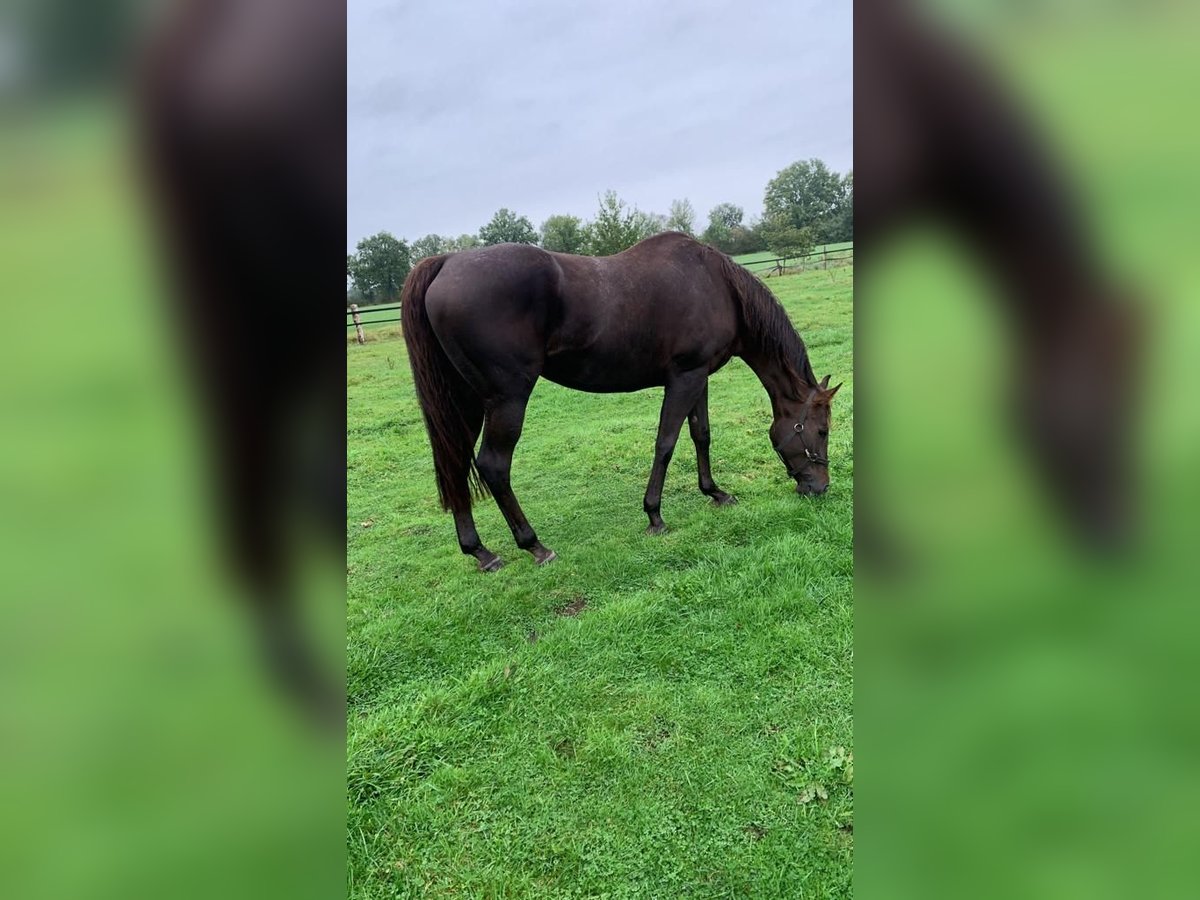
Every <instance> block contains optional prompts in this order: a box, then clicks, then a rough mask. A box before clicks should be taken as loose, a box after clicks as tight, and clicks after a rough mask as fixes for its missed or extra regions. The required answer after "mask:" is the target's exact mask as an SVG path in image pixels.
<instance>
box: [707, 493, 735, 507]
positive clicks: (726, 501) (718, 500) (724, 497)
mask: <svg viewBox="0 0 1200 900" xmlns="http://www.w3.org/2000/svg"><path fill="white" fill-rule="evenodd" d="M713 503H714V504H716V505H717V506H736V505H737V497H735V496H733V494H718V495H717V496H716V497H713Z"/></svg>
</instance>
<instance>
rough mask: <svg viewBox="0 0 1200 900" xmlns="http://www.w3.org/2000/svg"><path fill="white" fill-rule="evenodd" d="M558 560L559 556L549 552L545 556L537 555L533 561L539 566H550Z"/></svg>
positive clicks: (551, 551)
mask: <svg viewBox="0 0 1200 900" xmlns="http://www.w3.org/2000/svg"><path fill="white" fill-rule="evenodd" d="M556 559H558V554H557V553H555V552H554V551H553V550H547V551H546V554H545V555H544V556H542V555H535V556H534V557H533V561H534V562H536V563H537V564H538V565H539V566H545V565H549V564H550V563H552V562H554V561H555V560H556Z"/></svg>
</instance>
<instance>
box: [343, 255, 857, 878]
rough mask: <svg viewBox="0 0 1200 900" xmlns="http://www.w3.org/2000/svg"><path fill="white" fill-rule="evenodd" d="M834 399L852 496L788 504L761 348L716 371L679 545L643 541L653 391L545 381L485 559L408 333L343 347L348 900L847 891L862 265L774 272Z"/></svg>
mask: <svg viewBox="0 0 1200 900" xmlns="http://www.w3.org/2000/svg"><path fill="white" fill-rule="evenodd" d="M770 286H771V288H772V290H774V291H775V292H776V293H777V295H778V296H779V297H780V299H781V300H782V301H783V302H784V303H785V304H786V306H787V308H788V310H789V312H790V314H791V316H792V319H793V321H794V322H795V323H796V325H797V327H798V329H799V330H800V332H801V334H802V335H803V337H804V338H805V340H806V342H807V343H808V346H809V348H810V352H811V355H812V357H813V359H814V364H815V366H816V368H817V371H818V374H819V375H824V374H825V373H826V372H832V373H834V381H835V382H836V381H838V380H842V379H845V381H846V385H845V387H843V388H842V390H841V392H840V393H839V394H838V399H837V401H836V402H835V404H834V426H833V431H832V434H831V437H830V457H831V459H832V473H831V474H832V485H831V487H830V491H829V493H828V494H826V495H825V496H824V497H821V498H801V497H798V496H797V495H796V494H795V493H794V492H793V491H792V490H791V489H790V485H789V482H788V480H787V478H786V476H785V474H784V472H783V471H782V468H781V466H780V464H779V461H778V459H777V458H776V457H775V455H774V453H773V452H772V451H771V447H770V443H769V441H768V439H767V427H768V424H769V421H770V419H769V417H770V407H769V403H768V401H767V397H766V394H765V392H764V391H763V389H762V387H761V386H760V385H759V383H758V382H757V380H756V379H755V378H754V376H753V374H752V373H751V372H750V371H749V370H748V369H747V368H746V366H745V365H744V364H742V363H741V361H740V360H734V361H732V362H731V363H730V364H729V365H728V366H726V367H725V369H723V370H722V371H721V372H719V373H718V374H717V375H716V376H714V378H713V379H712V382H711V385H710V405H711V418H712V429H713V470H714V474H715V476H716V479H717V482H718V483H719V484H720V485H721V486H722V487H723V488H725V489H726V490H728V491H730V492H731V493H733V494H735V495H737V496H738V498H739V500H740V503H739V504H738V505H737V506H733V507H728V508H718V507H714V506H713V505H712V504H711V503H710V502H709V501H708V500H707V499H706V498H704V497H703V496H702V495H701V494H700V493H699V492H698V491H697V489H696V478H695V461H694V454H693V451H692V447H691V444H690V441H689V440H688V438H687V437H686V432H685V436H684V437H683V439H682V440H681V442H680V445H679V449H678V451H677V453H676V455H675V461H674V463H673V464H672V466H671V470H670V473H669V475H668V480H667V486H666V490H665V492H664V498H663V516H664V518H665V519H666V521H667V524H668V526H669V527H670V528H671V531H670V532H669V533H667V534H666V535H663V536H660V537H649V536H647V535H645V534H644V533H643V529H644V528H645V526H646V524H647V523H646V518H645V515H644V514H643V512H642V509H641V497H642V493H643V491H644V489H645V479H646V477H647V475H648V472H649V467H650V454H651V448H652V445H653V440H654V430H655V426H656V421H657V413H658V405H659V402H660V399H661V392H659V391H644V392H641V393H638V394H626V395H589V394H581V393H575V392H569V391H567V390H565V389H564V388H560V387H558V386H556V385H553V384H550V383H547V382H542V383H540V384H539V385H538V387H537V388H536V390H535V391H534V394H533V398H532V400H531V403H530V408H529V414H528V417H527V423H526V429H525V434H524V437H523V438H522V442H521V444H520V445H519V446H518V449H517V454H516V461H515V465H514V469H513V481H514V487H515V489H516V491H517V493H518V496H519V497H520V499H521V501H522V504H523V506H524V508H525V510H526V512H527V514H528V515H529V516H530V519H531V521H532V522H533V524H534V527H535V528H536V529H537V530H538V534H539V536H540V537H541V539H542V540H543V541H544V542H545V543H546V544H547V545H548V546H550V547H552V548H554V549H555V550H556V551H557V552H558V554H559V559H558V560H557V561H556V562H555V563H553V564H552V565H550V566H547V567H546V568H544V569H539V568H537V567H535V566H534V565H533V563H532V560H531V559H530V558H529V556H528V555H527V554H525V553H523V552H521V551H519V550H517V549H516V547H515V546H514V545H513V543H512V538H511V535H510V534H509V532H508V529H507V527H506V526H505V525H504V523H503V520H502V519H501V517H500V515H499V513H498V511H497V510H496V508H495V505H494V504H493V503H492V502H491V501H490V500H488V501H485V502H483V503H481V504H480V505H479V506H478V508H477V521H478V524H479V529H480V533H481V535H482V536H483V539H484V541H485V542H486V543H487V544H488V545H489V546H490V547H491V548H492V549H493V550H495V551H496V552H498V553H500V554H501V556H503V557H504V558H505V559H506V560H507V561H508V565H507V566H506V567H505V568H504V569H502V570H501V571H500V572H498V573H496V574H494V575H483V574H480V573H478V572H476V571H475V568H474V562H473V560H470V559H469V558H467V557H464V556H463V555H462V554H461V553H460V552H459V550H458V546H457V543H456V541H455V538H454V530H453V525H452V523H451V521H450V518H449V517H448V516H447V515H445V514H443V513H441V512H440V511H439V510H438V508H437V505H436V497H435V491H434V485H433V474H432V463H431V460H430V456H429V451H428V446H427V443H426V438H425V434H424V429H423V427H422V425H421V420H420V414H419V411H418V409H417V406H416V402H415V399H414V395H413V391H412V385H411V379H410V374H409V371H408V363H407V361H406V359H405V354H404V345H403V342H402V341H400V340H396V339H394V337H393V338H392V339H387V338H382V339H379V340H375V341H372V342H370V343H368V344H366V345H365V346H358V345H350V346H348V348H347V357H348V361H347V368H348V422H347V427H348V430H349V435H348V462H347V469H348V471H347V477H348V511H349V521H348V524H347V547H348V551H347V552H348V560H347V561H348V579H347V584H348V622H347V651H346V664H347V691H348V697H349V723H348V738H347V741H348V743H347V792H348V835H347V840H348V854H349V856H348V876H347V877H348V881H349V893H350V895H351V896H353V897H356V898H374V897H384V896H388V897H392V896H424V895H435V896H465V897H523V898H524V897H534V898H536V897H576V896H578V897H597V896H608V897H669V896H682V895H686V896H693V897H726V896H735V895H736V896H754V897H832V896H847V895H848V894H849V892H850V870H851V857H852V850H853V787H852V780H853V774H852V773H853V761H852V711H851V710H852V706H851V704H852V677H851V670H852V584H853V563H852V547H851V544H852V541H851V538H852V508H853V503H852V499H853V492H852V484H853V450H852V441H851V422H852V414H853V398H854V393H853V378H852V374H851V365H852V359H851V354H852V328H851V322H852V313H851V298H852V288H853V269H852V268H843V269H837V270H833V271H830V272H810V273H804V274H801V275H792V276H784V277H780V278H776V279H772V280H771V282H770Z"/></svg>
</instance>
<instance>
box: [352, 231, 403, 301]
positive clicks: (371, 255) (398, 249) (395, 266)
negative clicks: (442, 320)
mask: <svg viewBox="0 0 1200 900" xmlns="http://www.w3.org/2000/svg"><path fill="white" fill-rule="evenodd" d="M355 251H356V252H355V253H354V254H353V255H352V256H347V257H346V275H347V276H348V277H349V279H350V282H351V284H352V285H353V288H354V290H356V291H357V292H358V294H359V295H360V296H361V297H362V298H363V300H364V301H365V302H366V303H391V302H394V301H396V300H398V299H399V297H400V289H401V288H402V287H403V286H404V279H405V278H406V277H407V276H408V271H409V269H411V268H412V254H411V252H410V250H409V248H408V244H406V243H405V242H404V241H402V240H399V239H398V238H396V237H394V236H393V235H391V234H390V233H388V232H386V231H381V232H379V234H375V235H372V236H371V237H368V238H363V239H362V240H361V241H359V242H358V245H357V246H356V247H355Z"/></svg>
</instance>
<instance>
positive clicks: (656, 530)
mask: <svg viewBox="0 0 1200 900" xmlns="http://www.w3.org/2000/svg"><path fill="white" fill-rule="evenodd" d="M666 533H667V526H666V525H651V526H650V527H649V528H647V529H646V534H666Z"/></svg>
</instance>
